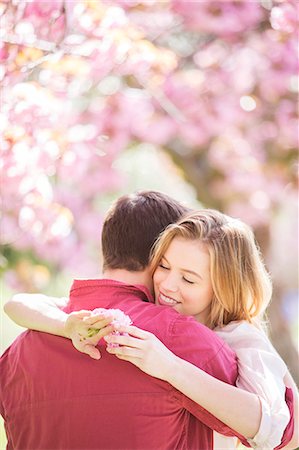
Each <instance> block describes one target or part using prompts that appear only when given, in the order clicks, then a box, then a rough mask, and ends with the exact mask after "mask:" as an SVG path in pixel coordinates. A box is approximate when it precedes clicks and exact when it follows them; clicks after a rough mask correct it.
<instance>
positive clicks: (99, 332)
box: [87, 325, 114, 343]
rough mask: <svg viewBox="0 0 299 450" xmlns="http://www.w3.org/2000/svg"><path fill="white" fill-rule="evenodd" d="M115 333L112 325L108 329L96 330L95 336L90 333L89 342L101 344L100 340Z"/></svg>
mask: <svg viewBox="0 0 299 450" xmlns="http://www.w3.org/2000/svg"><path fill="white" fill-rule="evenodd" d="M90 330H93V328H90ZM113 331H114V328H113V327H112V326H110V325H108V326H107V327H104V328H102V329H101V330H95V334H93V333H91V332H90V333H89V334H88V338H87V339H88V341H89V342H96V343H97V342H99V340H100V339H102V338H103V337H105V336H107V335H108V334H111V333H112V332H113Z"/></svg>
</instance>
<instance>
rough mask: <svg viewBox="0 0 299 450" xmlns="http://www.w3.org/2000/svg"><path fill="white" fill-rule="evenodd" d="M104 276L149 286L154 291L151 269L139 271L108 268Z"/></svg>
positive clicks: (126, 282)
mask: <svg viewBox="0 0 299 450" xmlns="http://www.w3.org/2000/svg"><path fill="white" fill-rule="evenodd" d="M103 277H104V278H109V279H110V280H115V281H121V282H122V283H125V284H141V285H143V286H145V287H147V288H148V289H149V290H150V292H151V293H153V282H152V277H151V274H150V271H149V269H145V270H142V271H138V272H133V271H132V272H131V271H129V270H125V269H106V270H105V271H104V272H103Z"/></svg>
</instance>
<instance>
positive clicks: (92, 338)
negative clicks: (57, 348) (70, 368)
mask: <svg viewBox="0 0 299 450" xmlns="http://www.w3.org/2000/svg"><path fill="white" fill-rule="evenodd" d="M112 320H113V317H105V316H104V315H103V314H96V315H93V314H92V312H91V311H87V310H81V311H75V312H72V313H70V314H69V316H68V318H67V320H66V322H65V326H64V328H65V333H66V335H67V337H68V338H69V339H71V341H72V343H73V346H74V347H75V348H76V349H77V350H78V351H79V352H82V353H86V354H87V355H89V356H90V357H91V358H93V359H100V358H101V353H100V351H99V349H98V348H97V345H98V343H99V341H100V339H102V338H103V337H104V336H107V335H108V334H109V333H111V332H112V331H113V330H114V328H113V326H112V325H110V323H111V321H112Z"/></svg>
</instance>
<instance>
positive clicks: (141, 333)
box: [114, 325, 152, 339]
mask: <svg viewBox="0 0 299 450" xmlns="http://www.w3.org/2000/svg"><path fill="white" fill-rule="evenodd" d="M114 328H115V329H116V330H117V331H120V332H121V333H128V334H129V335H130V336H134V337H136V338H139V339H148V338H150V337H151V336H152V333H150V332H148V331H145V330H142V329H141V328H138V327H135V326H134V325H130V326H124V325H114Z"/></svg>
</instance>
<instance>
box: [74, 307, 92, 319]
mask: <svg viewBox="0 0 299 450" xmlns="http://www.w3.org/2000/svg"><path fill="white" fill-rule="evenodd" d="M71 314H72V315H73V316H76V317H78V318H82V319H83V318H84V317H89V316H90V314H91V311H89V310H87V309H81V310H80V311H73V312H72V313H71Z"/></svg>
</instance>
